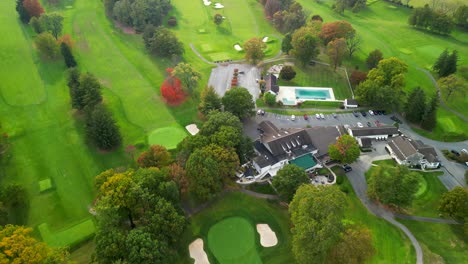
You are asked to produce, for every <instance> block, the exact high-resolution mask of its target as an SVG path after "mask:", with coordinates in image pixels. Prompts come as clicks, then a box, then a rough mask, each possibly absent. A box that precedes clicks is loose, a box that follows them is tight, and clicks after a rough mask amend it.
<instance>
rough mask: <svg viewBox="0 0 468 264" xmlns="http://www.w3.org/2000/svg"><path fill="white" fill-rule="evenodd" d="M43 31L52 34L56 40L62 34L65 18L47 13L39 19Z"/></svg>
mask: <svg viewBox="0 0 468 264" xmlns="http://www.w3.org/2000/svg"><path fill="white" fill-rule="evenodd" d="M39 22H40V24H41V26H42V29H43V30H45V31H48V32H50V33H51V34H52V35H53V36H54V38H55V39H58V37H59V36H60V35H61V34H62V29H63V16H62V15H60V14H57V13H46V14H43V15H42V16H41V17H40V18H39Z"/></svg>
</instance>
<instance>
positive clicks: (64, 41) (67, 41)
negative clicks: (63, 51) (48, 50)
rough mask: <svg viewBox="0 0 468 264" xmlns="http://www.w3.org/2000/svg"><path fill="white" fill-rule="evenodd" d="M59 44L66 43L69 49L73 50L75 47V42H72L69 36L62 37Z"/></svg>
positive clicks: (58, 41)
mask: <svg viewBox="0 0 468 264" xmlns="http://www.w3.org/2000/svg"><path fill="white" fill-rule="evenodd" d="M57 43H58V44H59V45H60V44H62V43H65V44H67V45H68V47H70V48H72V47H73V44H75V43H74V41H73V40H72V38H71V36H70V35H69V34H65V35H63V36H61V37H60V38H59V39H58V40H57Z"/></svg>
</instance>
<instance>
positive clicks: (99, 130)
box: [86, 105, 122, 150]
mask: <svg viewBox="0 0 468 264" xmlns="http://www.w3.org/2000/svg"><path fill="white" fill-rule="evenodd" d="M86 135H87V136H88V138H89V140H90V141H91V142H92V143H93V144H94V145H96V146H97V147H98V148H99V149H103V150H111V149H113V148H115V147H117V146H119V145H120V144H121V142H122V137H121V136H120V131H119V127H118V126H117V124H116V122H115V120H114V119H113V118H112V114H111V113H110V112H109V111H108V110H107V109H106V108H105V107H104V106H103V105H96V106H95V107H94V108H93V109H90V108H89V109H88V111H87V113H86Z"/></svg>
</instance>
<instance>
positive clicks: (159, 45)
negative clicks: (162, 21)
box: [145, 27, 184, 57]
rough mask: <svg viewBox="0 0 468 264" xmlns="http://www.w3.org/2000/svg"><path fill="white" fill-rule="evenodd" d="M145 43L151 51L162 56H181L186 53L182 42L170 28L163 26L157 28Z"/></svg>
mask: <svg viewBox="0 0 468 264" xmlns="http://www.w3.org/2000/svg"><path fill="white" fill-rule="evenodd" d="M145 45H146V46H147V47H148V49H149V51H150V52H152V53H154V54H157V55H159V56H161V57H173V56H180V55H182V54H183V53H184V47H183V44H182V42H180V41H179V40H178V39H177V37H176V35H175V34H174V33H172V32H171V31H169V29H166V28H163V27H159V28H157V29H156V30H155V32H154V34H153V36H152V37H151V38H150V39H148V40H147V42H145Z"/></svg>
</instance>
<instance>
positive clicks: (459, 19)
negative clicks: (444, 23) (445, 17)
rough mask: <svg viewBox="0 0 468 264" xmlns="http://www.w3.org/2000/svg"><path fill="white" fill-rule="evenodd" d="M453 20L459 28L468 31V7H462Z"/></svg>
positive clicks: (456, 11) (457, 10) (454, 14)
mask: <svg viewBox="0 0 468 264" xmlns="http://www.w3.org/2000/svg"><path fill="white" fill-rule="evenodd" d="M453 20H454V22H455V24H456V25H457V26H459V27H462V28H464V29H465V30H466V29H468V6H466V5H460V6H458V8H457V9H456V10H455V12H454V13H453Z"/></svg>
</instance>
